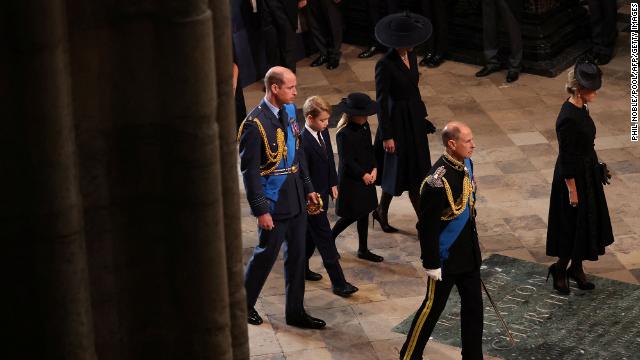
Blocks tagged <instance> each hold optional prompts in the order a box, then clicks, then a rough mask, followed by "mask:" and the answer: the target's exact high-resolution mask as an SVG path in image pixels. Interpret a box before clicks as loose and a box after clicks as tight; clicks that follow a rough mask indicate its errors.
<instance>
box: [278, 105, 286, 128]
mask: <svg viewBox="0 0 640 360" xmlns="http://www.w3.org/2000/svg"><path fill="white" fill-rule="evenodd" d="M278 120H280V124H281V125H282V127H283V128H286V127H287V110H285V109H284V108H283V109H280V111H278Z"/></svg>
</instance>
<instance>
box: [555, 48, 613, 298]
mask: <svg viewBox="0 0 640 360" xmlns="http://www.w3.org/2000/svg"><path fill="white" fill-rule="evenodd" d="M601 85H602V71H601V70H600V68H599V67H598V65H596V64H594V63H592V62H590V61H588V60H581V61H578V63H576V65H575V67H574V68H573V69H572V70H570V71H569V73H568V81H567V84H566V86H565V88H566V90H567V92H568V93H569V94H570V95H571V97H570V98H569V99H567V100H566V101H565V102H564V104H562V108H561V109H560V113H559V114H558V119H557V121H556V134H557V136H558V160H557V161H556V166H555V170H554V173H553V183H552V185H551V199H550V201H549V221H548V223H549V224H548V228H547V255H549V256H557V257H558V258H559V259H558V262H556V263H555V264H552V265H551V266H550V267H549V273H548V275H552V276H553V287H554V289H556V290H557V291H558V292H560V293H562V294H568V293H569V278H570V279H573V280H574V281H575V282H576V283H577V285H578V288H580V289H582V290H592V289H594V288H595V285H594V284H593V283H591V282H589V281H587V279H586V276H585V273H584V270H583V268H582V261H583V260H591V261H595V260H597V259H598V256H599V255H603V254H604V252H605V247H606V246H607V245H610V244H611V243H613V232H612V229H611V219H610V218H609V209H608V207H607V200H606V198H605V194H604V189H603V185H605V184H608V183H609V178H610V175H609V172H608V170H607V168H606V165H605V164H603V163H599V162H598V156H597V154H596V151H595V149H594V141H595V137H596V125H595V124H594V122H593V120H592V119H591V116H590V115H589V109H588V107H587V104H588V103H590V102H592V101H593V100H594V99H595V98H596V95H597V90H598V89H600V87H601ZM569 261H571V266H569V268H568V269H567V265H569ZM548 275H547V279H548V277H549V276H548Z"/></svg>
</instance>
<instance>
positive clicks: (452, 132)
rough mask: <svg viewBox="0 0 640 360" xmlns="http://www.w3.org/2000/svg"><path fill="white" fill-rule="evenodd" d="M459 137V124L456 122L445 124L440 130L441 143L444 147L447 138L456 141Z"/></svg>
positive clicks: (447, 140)
mask: <svg viewBox="0 0 640 360" xmlns="http://www.w3.org/2000/svg"><path fill="white" fill-rule="evenodd" d="M459 138H460V126H458V124H451V123H450V124H447V125H446V126H445V127H444V129H443V130H442V145H444V146H445V147H446V146H447V143H448V142H449V140H453V141H456V140H458V139H459Z"/></svg>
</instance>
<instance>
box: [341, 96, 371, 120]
mask: <svg viewBox="0 0 640 360" xmlns="http://www.w3.org/2000/svg"><path fill="white" fill-rule="evenodd" d="M338 110H339V111H340V112H342V113H347V114H349V115H352V116H371V115H373V114H375V113H377V112H378V103H377V102H375V101H373V100H371V98H370V97H369V95H367V94H363V93H359V92H355V93H351V94H349V95H348V96H347V97H346V98H342V101H340V103H339V104H338Z"/></svg>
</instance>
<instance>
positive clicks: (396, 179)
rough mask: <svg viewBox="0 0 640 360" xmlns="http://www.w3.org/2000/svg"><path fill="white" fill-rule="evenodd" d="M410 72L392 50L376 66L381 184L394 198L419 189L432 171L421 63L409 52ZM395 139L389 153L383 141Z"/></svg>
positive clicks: (378, 153)
mask: <svg viewBox="0 0 640 360" xmlns="http://www.w3.org/2000/svg"><path fill="white" fill-rule="evenodd" d="M409 64H410V66H411V69H408V68H407V67H406V66H405V65H404V63H403V62H402V59H401V58H400V55H399V54H398V52H397V51H396V50H394V49H391V50H389V52H387V54H386V55H384V56H383V57H382V58H381V59H380V60H379V61H378V63H377V64H376V100H377V101H378V104H379V106H380V110H379V112H378V123H379V125H378V131H377V133H376V143H375V149H376V158H377V160H378V166H379V168H378V173H379V174H380V176H379V179H380V182H379V184H380V185H382V189H383V190H384V191H385V192H387V193H389V194H393V195H400V194H402V192H404V191H406V190H409V189H416V190H417V189H418V188H419V187H420V183H421V182H422V179H424V177H425V176H426V174H427V172H428V171H429V169H430V168H431V158H430V154H429V140H428V139H427V120H426V117H427V108H426V106H425V104H424V102H422V98H421V96H420V89H419V88H418V80H419V73H418V62H417V58H416V54H415V52H409ZM387 139H393V140H394V142H395V145H396V153H395V154H388V153H386V152H385V151H384V149H383V147H382V141H383V140H387Z"/></svg>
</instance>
